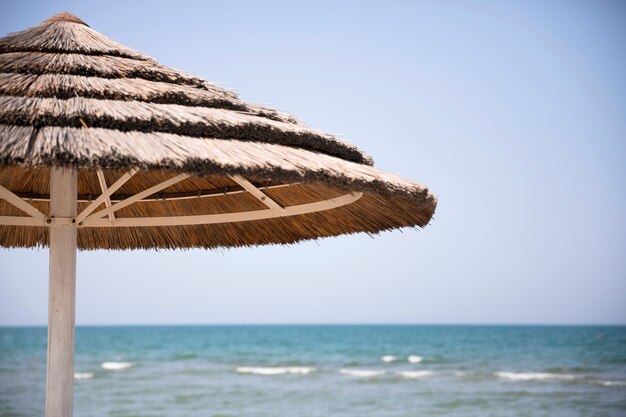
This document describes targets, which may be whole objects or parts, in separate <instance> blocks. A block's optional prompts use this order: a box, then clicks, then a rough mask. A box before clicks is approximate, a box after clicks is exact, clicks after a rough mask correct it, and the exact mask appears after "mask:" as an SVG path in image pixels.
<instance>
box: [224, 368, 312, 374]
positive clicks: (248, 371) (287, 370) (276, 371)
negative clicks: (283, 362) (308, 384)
mask: <svg viewBox="0 0 626 417" xmlns="http://www.w3.org/2000/svg"><path fill="white" fill-rule="evenodd" d="M316 370H317V369H315V368H313V367H311V366H277V367H254V366H240V367H239V368H237V372H239V373H240V374H256V375H284V374H301V375H306V374H310V373H311V372H315V371H316Z"/></svg>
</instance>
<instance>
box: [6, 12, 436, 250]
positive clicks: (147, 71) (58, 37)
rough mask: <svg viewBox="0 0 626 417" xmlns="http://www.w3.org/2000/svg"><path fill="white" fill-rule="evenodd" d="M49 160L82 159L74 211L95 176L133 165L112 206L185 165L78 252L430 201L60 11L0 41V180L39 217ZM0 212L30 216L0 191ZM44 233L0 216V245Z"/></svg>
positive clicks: (237, 240) (94, 229)
mask: <svg viewBox="0 0 626 417" xmlns="http://www.w3.org/2000/svg"><path fill="white" fill-rule="evenodd" d="M54 166H66V167H75V168H77V169H78V211H79V212H80V211H81V210H82V209H84V208H85V207H88V206H89V204H90V203H91V202H92V201H93V200H95V199H96V198H97V197H98V196H99V195H100V194H102V191H103V188H102V180H104V182H105V184H108V185H109V186H110V185H111V184H113V183H115V182H116V181H117V180H118V179H120V177H122V176H123V175H124V174H125V173H127V172H128V170H129V169H131V168H135V169H138V172H137V173H135V174H134V175H133V176H132V177H131V178H130V179H129V180H128V181H127V182H126V183H125V184H123V185H122V186H121V187H120V188H119V189H117V190H116V191H115V192H114V193H113V194H112V195H111V196H110V200H111V202H110V204H115V203H116V202H119V201H122V200H124V199H125V198H129V197H131V196H132V195H134V194H136V193H139V192H142V191H144V190H146V189H148V188H150V187H153V186H156V185H158V184H159V183H162V182H163V181H166V180H168V179H171V178H172V177H175V176H177V175H179V174H181V173H187V174H190V175H191V176H189V177H188V178H183V179H182V180H180V181H178V182H176V183H175V184H172V185H171V186H169V187H166V188H163V189H160V190H159V191H158V193H156V194H154V193H153V194H152V195H147V196H144V198H143V199H141V200H139V201H137V202H135V203H134V204H130V205H127V206H125V207H123V208H120V209H119V210H117V211H115V219H113V216H111V223H112V225H106V227H104V226H103V227H100V226H101V224H100V223H97V222H96V223H93V224H92V225H91V227H79V229H78V246H79V248H82V249H96V248H109V249H124V248H177V247H218V246H219V247H228V246H243V245H257V244H267V243H292V242H296V241H299V240H302V239H311V238H317V237H325V236H334V235H338V234H342V233H356V232H369V233H376V232H379V231H382V230H387V229H391V228H397V227H414V226H421V227H423V226H425V225H426V224H427V223H428V222H429V221H430V219H431V217H432V215H433V213H434V210H435V206H436V199H435V197H434V196H433V195H432V194H431V193H430V192H429V191H428V189H427V188H426V187H425V186H423V185H420V184H417V183H414V182H412V181H409V180H405V179H402V178H400V177H397V176H395V175H392V174H389V173H386V172H382V171H380V170H378V169H376V168H374V167H373V163H372V160H371V159H370V158H369V157H368V156H366V155H365V154H363V152H362V151H361V150H359V149H358V148H357V147H355V146H354V145H351V144H349V143H346V142H344V141H341V140H339V139H337V138H336V137H334V136H332V135H329V134H326V133H323V132H320V131H316V130H313V129H310V128H308V127H306V126H304V125H303V124H301V123H299V122H298V121H296V120H295V119H294V118H292V117H291V116H289V115H286V114H283V113H281V112H277V111H275V110H272V109H268V108H265V107H262V106H258V105H251V104H248V103H245V102H243V101H242V100H240V99H239V98H238V97H237V95H236V94H234V93H233V92H231V91H228V90H225V89H223V88H220V87H217V86H214V85H211V84H209V83H207V82H206V81H204V80H202V79H200V78H197V77H194V76H190V75H187V74H185V73H183V72H181V71H178V70H174V69H171V68H168V67H165V66H163V65H161V64H159V63H157V62H156V61H155V60H153V59H152V58H150V57H148V56H146V55H144V54H142V53H139V52H137V51H134V50H132V49H129V48H127V47H125V46H123V45H121V44H119V43H117V42H115V41H113V40H111V39H109V38H107V37H106V36H104V35H102V34H100V33H98V32H96V31H95V30H93V29H91V28H90V27H89V26H88V25H86V24H85V23H84V22H82V21H81V20H80V19H78V18H77V17H75V16H72V15H70V14H67V13H62V14H59V15H56V16H53V17H52V18H50V19H48V20H46V21H45V22H43V23H41V24H40V25H38V26H35V27H33V28H30V29H27V30H25V31H22V32H19V33H15V34H11V35H9V36H7V37H4V38H1V39H0V186H1V187H4V188H6V189H8V190H10V192H12V193H14V194H15V195H17V196H19V197H20V198H22V199H25V200H26V201H27V202H28V203H29V204H31V205H32V206H33V207H35V208H36V209H38V210H40V211H41V212H42V213H44V214H47V213H48V212H49V193H50V191H49V187H50V186H49V172H50V168H51V167H54ZM133 172H134V171H133ZM242 177H243V178H244V179H243V180H239V181H238V180H236V178H242ZM246 180H247V181H249V182H250V184H252V186H253V188H254V189H252V191H251V190H250V189H249V188H246V187H247V186H246ZM242 181H243V182H242ZM242 184H243V185H242ZM255 190H261V192H262V193H264V194H262V197H261V198H259V195H256V197H255V192H256V191H255ZM360 193H363V194H362V196H360V195H361V194H360ZM257 194H258V193H257ZM357 194H358V195H357ZM346 195H351V196H353V197H351V200H350V201H351V204H346V205H341V206H337V207H336V208H331V209H324V210H316V211H315V212H306V210H304V209H303V210H301V211H303V213H299V212H298V213H296V211H293V210H292V211H293V213H296V214H293V213H292V214H290V215H284V216H269V217H268V216H266V217H267V218H256V217H255V218H253V219H247V220H245V219H244V220H245V221H243V220H238V221H235V220H233V221H219V222H218V221H215V222H213V223H209V224H199V223H197V222H196V223H194V224H184V222H182V223H180V224H170V223H168V224H167V225H156V226H150V227H148V226H136V225H135V224H132V222H130V223H128V224H127V225H124V219H130V218H153V217H159V218H160V217H168V216H169V217H172V216H177V218H180V217H179V216H206V215H213V214H216V215H220V214H228V213H245V212H249V211H250V212H258V211H260V210H263V209H267V208H268V207H270V208H271V206H268V201H265V196H267V197H268V200H271V201H274V202H275V204H276V208H277V209H278V210H279V211H280V209H282V208H290V207H297V206H301V205H306V204H314V203H316V202H320V201H326V200H329V201H331V206H332V201H334V199H341V198H344V197H345V196H346ZM341 196H344V197H341ZM355 196H356V197H355ZM359 196H360V198H359ZM352 200H354V201H352ZM346 201H348V200H346ZM272 204H274V203H272ZM108 205H109V204H105V203H103V204H102V205H100V206H99V207H98V208H97V209H96V210H94V213H95V212H97V211H99V210H104V209H105V207H106V206H108ZM302 207H304V206H302ZM307 207H309V206H307ZM311 207H312V206H311ZM284 213H286V212H284ZM0 216H26V213H24V212H23V211H22V210H20V209H18V208H17V207H16V206H15V205H14V204H11V203H9V202H8V201H6V200H1V199H0ZM244 217H245V216H244ZM261 217H263V216H261ZM86 223H88V222H86ZM113 223H114V225H113ZM174 223H176V222H174ZM0 224H1V223H0ZM81 226H83V225H82V223H81ZM85 226H86V225H85ZM47 242H48V228H47V227H45V225H41V226H39V225H30V224H28V225H18V226H16V225H7V224H5V225H0V246H5V247H32V246H38V245H46V244H47Z"/></svg>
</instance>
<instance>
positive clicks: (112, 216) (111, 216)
mask: <svg viewBox="0 0 626 417" xmlns="http://www.w3.org/2000/svg"><path fill="white" fill-rule="evenodd" d="M96 174H97V175H98V182H99V183H100V189H101V190H102V194H105V193H106V192H107V180H106V178H105V177H104V172H102V170H101V169H99V170H98V171H96ZM104 206H105V207H111V197H107V198H105V199H104ZM109 220H111V222H114V221H115V214H114V213H109Z"/></svg>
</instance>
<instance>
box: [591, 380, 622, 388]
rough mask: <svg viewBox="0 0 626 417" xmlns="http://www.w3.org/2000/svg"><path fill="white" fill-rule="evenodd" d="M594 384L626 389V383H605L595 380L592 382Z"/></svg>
mask: <svg viewBox="0 0 626 417" xmlns="http://www.w3.org/2000/svg"><path fill="white" fill-rule="evenodd" d="M591 383H592V384H598V385H602V386H605V387H625V386H626V381H603V380H600V379H594V380H592V381H591Z"/></svg>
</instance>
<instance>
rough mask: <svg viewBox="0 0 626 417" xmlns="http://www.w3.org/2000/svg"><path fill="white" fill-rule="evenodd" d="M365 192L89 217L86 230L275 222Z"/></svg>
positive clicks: (345, 202) (349, 201)
mask: <svg viewBox="0 0 626 417" xmlns="http://www.w3.org/2000/svg"><path fill="white" fill-rule="evenodd" d="M362 195H363V193H361V192H356V193H350V194H344V195H342V196H339V197H335V198H331V199H328V200H322V201H316V202H314V203H307V204H299V205H296V206H289V207H285V208H282V207H281V209H280V210H279V209H265V210H253V211H243V212H235V213H222V214H207V215H194V216H169V217H134V218H120V217H118V218H116V220H115V223H111V222H109V221H108V220H106V219H102V218H95V217H94V216H90V217H88V218H87V219H86V220H85V221H84V222H83V224H82V225H81V226H82V227H155V226H192V225H199V224H218V223H237V222H245V221H252V220H264V219H274V218H277V217H289V216H297V215H301V214H308V213H316V212H319V211H325V210H330V209H334V208H338V207H342V206H345V205H348V204H352V203H354V202H355V201H357V200H358V199H359V198H361V196H362Z"/></svg>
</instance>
